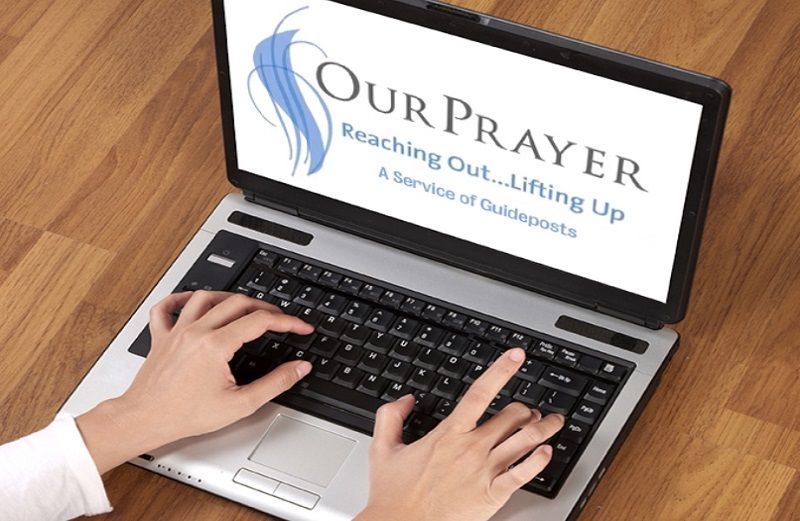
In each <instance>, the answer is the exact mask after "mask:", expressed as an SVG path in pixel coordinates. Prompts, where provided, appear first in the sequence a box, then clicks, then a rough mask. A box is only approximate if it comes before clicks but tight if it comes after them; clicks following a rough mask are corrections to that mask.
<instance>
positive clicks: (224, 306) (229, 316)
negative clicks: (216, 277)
mask: <svg viewBox="0 0 800 521" xmlns="http://www.w3.org/2000/svg"><path fill="white" fill-rule="evenodd" d="M257 310H264V311H271V312H273V313H282V312H281V310H280V309H278V307H277V306H273V305H272V304H270V303H268V302H264V301H263V300H258V299H254V298H250V297H248V296H246V295H242V294H236V295H232V296H231V297H230V298H227V299H225V300H223V301H222V302H219V303H218V304H216V305H215V306H214V307H212V308H211V309H209V310H208V311H207V312H206V314H205V315H203V316H202V317H200V318H199V319H198V320H197V322H198V324H199V325H200V327H202V328H203V329H206V330H211V329H219V328H221V327H222V326H225V325H226V324H229V323H231V322H233V321H234V320H236V319H238V318H241V317H243V316H245V315H247V314H249V313H252V312H253V311H257Z"/></svg>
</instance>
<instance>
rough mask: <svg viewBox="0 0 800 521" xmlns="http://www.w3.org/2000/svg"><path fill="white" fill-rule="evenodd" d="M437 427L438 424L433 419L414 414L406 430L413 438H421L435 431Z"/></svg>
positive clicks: (424, 415)
mask: <svg viewBox="0 0 800 521" xmlns="http://www.w3.org/2000/svg"><path fill="white" fill-rule="evenodd" d="M437 425H438V422H437V421H436V420H435V419H434V418H432V417H430V416H428V415H426V414H415V415H413V416H412V417H411V419H410V420H409V422H408V427H407V429H408V431H409V432H411V433H412V434H414V435H415V437H418V438H422V437H423V436H425V435H426V434H428V433H429V432H430V431H432V430H433V429H435V428H436V426H437Z"/></svg>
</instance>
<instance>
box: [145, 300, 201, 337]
mask: <svg viewBox="0 0 800 521" xmlns="http://www.w3.org/2000/svg"><path fill="white" fill-rule="evenodd" d="M191 297H192V292H191V291H185V292H183V293H173V294H172V295H169V296H168V297H166V298H164V299H163V300H161V302H159V303H158V304H156V305H155V306H153V307H152V308H151V309H150V334H151V336H152V335H157V334H160V333H168V332H169V331H170V330H171V329H172V327H173V326H174V325H175V320H174V319H173V318H172V314H173V313H175V312H176V311H177V310H179V309H180V308H181V307H183V306H185V305H186V303H187V302H188V301H189V299H190V298H191Z"/></svg>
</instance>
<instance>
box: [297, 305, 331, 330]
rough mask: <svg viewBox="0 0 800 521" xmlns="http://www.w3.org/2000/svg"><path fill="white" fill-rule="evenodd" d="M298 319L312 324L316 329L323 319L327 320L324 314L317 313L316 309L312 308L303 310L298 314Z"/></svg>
mask: <svg viewBox="0 0 800 521" xmlns="http://www.w3.org/2000/svg"><path fill="white" fill-rule="evenodd" d="M297 318H299V319H300V320H302V321H303V322H306V323H308V324H311V325H312V326H314V327H317V326H318V325H319V323H320V322H322V319H323V318H325V315H323V314H322V312H321V311H317V310H316V309H311V308H303V309H301V310H300V312H299V313H297Z"/></svg>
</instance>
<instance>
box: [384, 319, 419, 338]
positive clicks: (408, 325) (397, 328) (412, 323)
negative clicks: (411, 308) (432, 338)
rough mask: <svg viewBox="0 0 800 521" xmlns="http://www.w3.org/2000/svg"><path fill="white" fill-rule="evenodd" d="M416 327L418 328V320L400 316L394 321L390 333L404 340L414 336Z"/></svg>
mask: <svg viewBox="0 0 800 521" xmlns="http://www.w3.org/2000/svg"><path fill="white" fill-rule="evenodd" d="M417 329H419V321H417V320H414V319H413V318H408V317H401V318H398V319H397V321H396V322H395V323H394V326H392V330H391V331H390V333H391V334H393V335H394V336H396V337H400V338H402V339H405V340H411V339H412V338H414V334H415V333H416V332H417Z"/></svg>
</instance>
